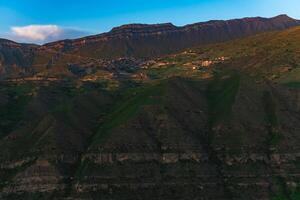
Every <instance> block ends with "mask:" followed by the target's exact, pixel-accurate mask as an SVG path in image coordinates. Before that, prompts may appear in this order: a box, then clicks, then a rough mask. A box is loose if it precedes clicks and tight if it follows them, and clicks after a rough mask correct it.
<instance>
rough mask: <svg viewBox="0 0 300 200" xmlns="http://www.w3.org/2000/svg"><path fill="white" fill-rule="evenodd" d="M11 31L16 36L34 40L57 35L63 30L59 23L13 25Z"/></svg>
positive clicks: (42, 39)
mask: <svg viewBox="0 0 300 200" xmlns="http://www.w3.org/2000/svg"><path fill="white" fill-rule="evenodd" d="M11 31H12V33H13V34H14V35H15V36H16V37H20V38H24V39H28V40H33V41H35V40H36V41H44V40H46V39H47V38H49V37H55V36H57V35H59V34H60V33H61V32H62V30H61V29H60V28H59V27H58V26H57V25H30V26H23V27H12V28H11Z"/></svg>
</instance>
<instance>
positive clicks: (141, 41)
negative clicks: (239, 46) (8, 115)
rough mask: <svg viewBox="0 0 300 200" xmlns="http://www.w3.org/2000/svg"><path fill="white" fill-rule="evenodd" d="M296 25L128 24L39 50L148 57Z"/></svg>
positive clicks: (261, 21)
mask: <svg viewBox="0 0 300 200" xmlns="http://www.w3.org/2000/svg"><path fill="white" fill-rule="evenodd" d="M297 25H300V21H298V20H295V19H292V18H290V17H288V16H286V15H280V16H277V17H274V18H269V19H268V18H260V17H257V18H244V19H236V20H229V21H209V22H203V23H197V24H191V25H187V26H183V27H176V26H174V25H172V24H157V25H145V24H129V25H124V26H121V27H117V28H114V29H112V30H111V31H110V32H108V33H104V34H100V35H95V36H91V37H86V38H81V39H77V40H64V41H59V42H54V43H50V44H46V45H44V46H43V47H42V48H50V49H53V50H59V51H62V52H72V53H78V54H79V55H84V56H92V57H96V58H116V57H124V56H136V57H152V56H161V55H164V54H169V53H173V52H176V51H178V50H182V49H184V48H190V47H195V46H201V45H205V44H210V43H216V42H222V41H227V40H230V39H236V38H241V37H245V36H249V35H253V34H257V33H261V32H266V31H274V30H283V29H286V28H290V27H293V26H297Z"/></svg>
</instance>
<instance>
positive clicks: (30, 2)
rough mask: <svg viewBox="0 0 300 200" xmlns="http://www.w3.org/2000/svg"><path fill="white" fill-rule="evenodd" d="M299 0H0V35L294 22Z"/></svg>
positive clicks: (23, 38)
mask: <svg viewBox="0 0 300 200" xmlns="http://www.w3.org/2000/svg"><path fill="white" fill-rule="evenodd" d="M299 11H300V2H299V0H251V1H250V0H249V1H248V0H0V14H1V18H0V37H5V38H9V39H14V40H16V41H20V42H35V43H44V42H49V41H53V40H57V39H64V38H75V37H80V36H84V35H89V34H95V33H101V32H105V31H109V30H110V29H111V28H112V27H115V26H118V25H122V24H128V23H163V22H172V23H173V24H175V25H179V26H180V25H184V24H190V23H194V22H200V21H207V20H211V19H232V18H241V17H254V16H262V17H272V16H275V15H278V14H283V13H284V14H288V15H290V16H291V17H294V18H298V19H300V12H299Z"/></svg>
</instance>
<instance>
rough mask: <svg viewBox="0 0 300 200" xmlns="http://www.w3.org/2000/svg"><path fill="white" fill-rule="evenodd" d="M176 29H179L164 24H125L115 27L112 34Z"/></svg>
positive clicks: (170, 24)
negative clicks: (128, 31)
mask: <svg viewBox="0 0 300 200" xmlns="http://www.w3.org/2000/svg"><path fill="white" fill-rule="evenodd" d="M170 28H171V29H175V28H177V27H176V26H175V25H173V24H172V23H162V24H125V25H122V26H118V27H115V28H113V29H112V30H111V32H118V31H127V30H130V31H132V30H149V29H170Z"/></svg>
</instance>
